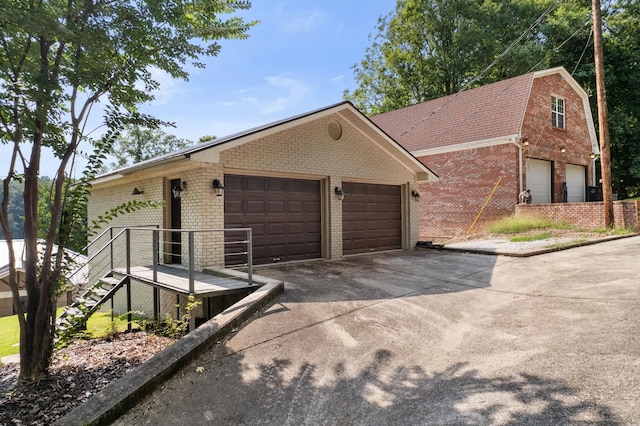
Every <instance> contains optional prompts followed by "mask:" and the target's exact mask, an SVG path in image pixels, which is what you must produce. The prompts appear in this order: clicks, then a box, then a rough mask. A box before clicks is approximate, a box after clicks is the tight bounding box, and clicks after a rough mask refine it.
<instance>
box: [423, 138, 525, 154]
mask: <svg viewBox="0 0 640 426" xmlns="http://www.w3.org/2000/svg"><path fill="white" fill-rule="evenodd" d="M519 137H520V135H517V134H515V135H507V136H500V137H497V138H491V139H485V140H480V141H473V142H464V143H459V144H456V145H447V146H439V147H437V148H429V149H421V150H419V151H414V152H412V154H413V155H414V156H416V157H424V156H427V155H436V154H446V153H449V152H456V151H466V150H468V149H477V148H487V147H491V146H498V145H505V144H509V143H513V141H514V140H518V138H519Z"/></svg>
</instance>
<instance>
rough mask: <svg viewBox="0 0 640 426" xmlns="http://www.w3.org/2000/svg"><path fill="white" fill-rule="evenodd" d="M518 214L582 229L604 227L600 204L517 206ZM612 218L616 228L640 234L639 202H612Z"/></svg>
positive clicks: (601, 204) (602, 207)
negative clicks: (547, 219) (551, 220)
mask: <svg viewBox="0 0 640 426" xmlns="http://www.w3.org/2000/svg"><path fill="white" fill-rule="evenodd" d="M520 214H534V215H540V216H545V217H548V218H549V219H554V220H557V221H561V222H568V223H570V224H572V225H575V226H580V227H584V228H600V227H603V226H604V204H603V203H602V202H591V203H554V204H517V205H516V215H520ZM613 217H614V225H615V226H616V227H618V228H629V229H633V230H635V231H636V232H640V201H614V202H613Z"/></svg>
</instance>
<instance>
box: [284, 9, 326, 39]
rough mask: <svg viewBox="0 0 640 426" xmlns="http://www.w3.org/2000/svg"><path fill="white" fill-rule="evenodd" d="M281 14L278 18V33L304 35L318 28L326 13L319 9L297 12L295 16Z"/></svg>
mask: <svg viewBox="0 0 640 426" xmlns="http://www.w3.org/2000/svg"><path fill="white" fill-rule="evenodd" d="M292 15H293V14H283V15H282V16H281V17H280V31H281V32H284V33H295V34H304V33H310V32H312V30H313V29H314V28H315V27H316V26H318V24H319V23H320V21H321V20H322V19H323V18H324V16H326V13H325V12H323V11H322V10H320V9H319V8H317V7H316V8H314V9H312V10H306V11H299V12H297V15H295V16H292Z"/></svg>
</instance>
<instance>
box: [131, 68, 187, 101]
mask: <svg viewBox="0 0 640 426" xmlns="http://www.w3.org/2000/svg"><path fill="white" fill-rule="evenodd" d="M149 72H150V73H151V78H152V79H154V80H155V81H157V82H158V84H159V88H158V90H156V91H154V92H153V95H154V96H155V99H154V100H153V101H151V102H149V105H152V106H160V105H166V104H168V103H169V102H170V101H171V100H173V98H175V97H176V96H177V95H179V94H183V93H184V90H185V84H184V83H185V82H184V81H183V80H177V79H175V78H173V77H171V76H170V75H169V74H168V73H166V72H165V71H163V70H161V69H159V68H156V67H151V68H149ZM136 88H137V89H139V90H144V85H143V84H142V82H138V83H136Z"/></svg>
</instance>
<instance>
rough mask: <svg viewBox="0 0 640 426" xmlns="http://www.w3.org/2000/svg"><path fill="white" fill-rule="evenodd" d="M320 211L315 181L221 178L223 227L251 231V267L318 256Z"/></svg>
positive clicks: (319, 198)
mask: <svg viewBox="0 0 640 426" xmlns="http://www.w3.org/2000/svg"><path fill="white" fill-rule="evenodd" d="M320 206H321V197H320V181H318V180H306V179H287V178H274V177H263V176H239V175H225V226H228V224H230V223H233V224H234V226H237V227H249V228H252V230H253V238H254V239H253V243H254V244H253V245H254V247H253V255H254V256H253V257H254V263H255V264H261V263H271V262H274V261H287V260H302V259H313V258H318V257H321V255H322V254H321V247H322V246H321V213H320ZM238 263H239V262H238Z"/></svg>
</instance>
